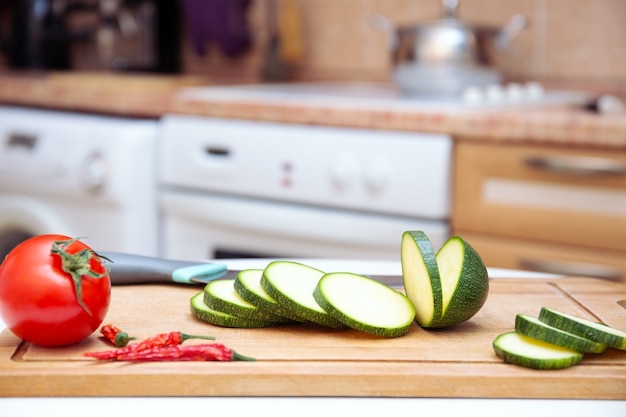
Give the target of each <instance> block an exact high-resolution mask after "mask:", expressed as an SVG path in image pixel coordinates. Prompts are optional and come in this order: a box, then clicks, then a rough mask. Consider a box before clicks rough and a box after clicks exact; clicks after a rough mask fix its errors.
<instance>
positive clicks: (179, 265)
mask: <svg viewBox="0 0 626 417" xmlns="http://www.w3.org/2000/svg"><path fill="white" fill-rule="evenodd" d="M98 254H99V255H101V256H102V257H104V258H106V259H108V260H110V262H106V266H107V267H108V268H109V277H110V278H111V284H113V285H132V284H156V283H177V284H207V283H209V282H210V281H213V280H216V279H229V278H230V279H232V278H236V277H237V274H239V272H241V270H236V269H228V267H227V265H226V264H224V263H219V262H193V261H182V260H174V259H166V258H157V257H152V256H144V255H135V254H129V253H122V252H98ZM364 275H365V276H367V277H370V278H372V279H375V280H377V281H380V282H382V283H383V284H386V285H389V286H390V287H402V285H403V280H402V276H401V275H369V274H364Z"/></svg>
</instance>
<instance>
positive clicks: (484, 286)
mask: <svg viewBox="0 0 626 417" xmlns="http://www.w3.org/2000/svg"><path fill="white" fill-rule="evenodd" d="M436 259H437V266H438V267H439V276H440V279H441V292H442V297H443V299H442V303H443V306H442V311H441V315H442V318H441V320H440V321H439V323H438V325H439V326H440V327H448V326H453V325H455V324H458V323H462V322H464V321H467V320H469V319H470V318H472V317H473V316H474V315H475V314H476V313H478V311H479V310H480V309H481V308H482V306H483V305H484V304H485V302H486V301H487V296H488V295H489V275H488V273H487V268H486V267H485V264H484V262H483V260H482V259H481V257H480V255H479V254H478V252H476V250H475V249H474V248H473V247H472V246H471V245H470V244H469V243H468V242H466V241H465V240H464V239H463V238H461V237H459V236H454V237H451V238H450V239H448V240H447V241H446V242H445V243H444V244H443V246H442V247H441V249H439V251H438V252H437V255H436Z"/></svg>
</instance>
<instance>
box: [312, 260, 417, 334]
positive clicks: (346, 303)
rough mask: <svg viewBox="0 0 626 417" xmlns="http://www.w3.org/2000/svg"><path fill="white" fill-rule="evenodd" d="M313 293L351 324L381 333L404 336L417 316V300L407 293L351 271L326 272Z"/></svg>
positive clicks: (341, 318) (370, 331)
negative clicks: (412, 300) (406, 294)
mask: <svg viewBox="0 0 626 417" xmlns="http://www.w3.org/2000/svg"><path fill="white" fill-rule="evenodd" d="M313 297H314V298H315V300H316V301H317V302H318V304H319V305H320V306H321V307H322V308H324V310H326V311H327V312H328V314H330V315H331V316H332V317H334V318H335V319H337V320H339V321H340V322H342V323H344V324H346V325H347V326H348V327H351V328H353V329H356V330H360V331H362V332H366V333H370V334H374V335H377V336H386V337H398V336H404V335H405V334H406V333H407V332H408V331H409V327H410V326H411V324H412V323H413V321H414V319H415V308H414V307H413V303H412V302H411V300H409V299H408V298H407V297H406V296H405V295H404V294H402V293H399V292H398V291H396V290H394V289H393V288H391V287H389V286H387V285H385V284H382V283H381V282H379V281H375V280H373V279H371V278H368V277H364V276H362V275H358V274H353V273H349V272H333V273H328V274H326V275H324V276H323V277H322V278H321V279H320V280H319V282H318V284H317V287H316V289H315V291H314V292H313Z"/></svg>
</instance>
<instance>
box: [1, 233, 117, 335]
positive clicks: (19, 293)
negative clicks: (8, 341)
mask: <svg viewBox="0 0 626 417" xmlns="http://www.w3.org/2000/svg"><path fill="white" fill-rule="evenodd" d="M59 241H61V242H71V243H70V244H69V245H68V244H67V243H62V244H60V245H57V247H58V250H56V251H53V248H54V247H55V242H59ZM84 249H86V250H87V251H88V252H86V253H85V257H83V258H82V260H78V261H77V265H79V266H83V267H85V269H84V270H81V271H80V272H78V273H77V275H76V276H77V284H75V281H74V279H73V278H72V275H71V274H70V273H69V272H66V271H64V270H63V261H62V255H63V254H66V255H67V256H68V257H69V256H70V255H74V254H76V253H78V252H80V251H82V250H84ZM55 252H56V253H55ZM59 252H61V253H59ZM89 270H90V271H91V273H89ZM90 275H93V276H90ZM78 292H80V293H82V294H78ZM110 300H111V280H110V278H109V276H108V271H107V269H106V267H105V266H104V264H103V263H102V260H101V259H100V258H99V257H98V256H97V255H95V254H94V253H93V251H92V250H91V249H90V248H89V246H87V245H86V244H84V243H83V242H81V241H79V240H73V239H72V238H70V237H67V236H63V235H41V236H35V237H33V238H30V239H28V240H26V241H24V242H22V243H20V244H19V245H18V246H16V247H15V248H14V249H13V250H12V251H11V252H10V253H9V254H8V255H7V256H6V258H5V259H4V261H3V262H2V264H0V317H2V320H3V321H4V323H5V324H6V326H7V328H8V329H10V330H11V331H12V332H13V333H14V334H15V335H16V336H18V337H20V338H21V339H23V340H25V341H27V342H31V343H34V344H37V345H41V346H64V345H69V344H72V343H76V342H79V341H81V340H83V339H85V338H86V337H87V336H89V335H90V334H92V333H93V332H94V331H95V330H96V329H97V328H98V326H100V324H101V323H102V321H103V320H104V317H105V315H106V313H107V311H108V309H109V303H110Z"/></svg>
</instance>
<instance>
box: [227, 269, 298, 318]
mask: <svg viewBox="0 0 626 417" xmlns="http://www.w3.org/2000/svg"><path fill="white" fill-rule="evenodd" d="M262 276H263V270H262V269H254V268H252V269H244V270H243V271H240V272H239V273H238V274H237V278H235V282H234V283H233V287H234V289H235V292H236V293H237V294H238V295H239V296H240V297H241V298H242V299H244V300H245V301H247V302H249V303H250V304H252V305H254V306H256V307H257V308H258V309H259V310H262V311H266V312H268V313H269V314H272V315H274V316H280V317H282V318H283V319H282V320H280V321H281V322H282V321H284V322H297V321H303V319H302V318H301V317H299V316H297V315H295V314H293V313H291V312H290V311H289V310H286V309H284V308H283V307H281V306H280V305H279V304H278V303H277V302H276V300H274V299H273V298H272V297H271V296H270V295H269V294H268V293H267V291H265V290H264V289H263V287H261V277H262Z"/></svg>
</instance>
